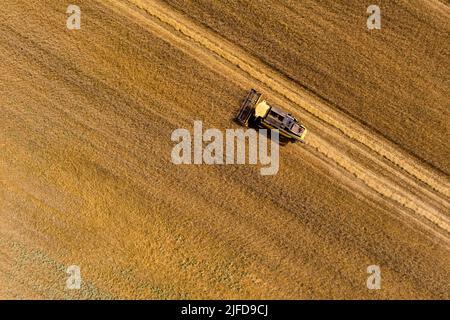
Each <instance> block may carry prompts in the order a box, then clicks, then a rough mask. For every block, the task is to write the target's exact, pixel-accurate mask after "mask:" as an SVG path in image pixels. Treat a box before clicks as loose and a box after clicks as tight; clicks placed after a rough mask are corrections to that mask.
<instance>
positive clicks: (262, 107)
mask: <svg viewBox="0 0 450 320" xmlns="http://www.w3.org/2000/svg"><path fill="white" fill-rule="evenodd" d="M236 121H237V122H238V123H239V124H241V125H242V126H245V127H253V128H261V129H269V130H270V129H278V131H279V133H280V141H279V142H280V144H281V145H286V144H287V143H289V142H292V143H295V142H297V141H300V142H303V143H304V142H305V135H306V131H307V130H306V128H305V127H304V126H303V125H301V124H300V123H299V122H298V120H297V119H295V118H294V117H293V116H292V115H290V114H289V113H287V112H285V111H283V110H281V109H279V108H277V107H274V106H271V105H269V104H267V102H266V101H265V100H263V99H262V94H261V93H259V92H257V91H256V90H255V89H252V90H250V93H249V94H248V95H247V98H245V100H244V101H243V102H242V104H241V108H240V109H239V113H238V115H237V117H236Z"/></svg>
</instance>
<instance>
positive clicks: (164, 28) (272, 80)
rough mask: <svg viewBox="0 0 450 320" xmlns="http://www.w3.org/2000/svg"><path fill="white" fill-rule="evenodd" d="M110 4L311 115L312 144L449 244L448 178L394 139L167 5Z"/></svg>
mask: <svg viewBox="0 0 450 320" xmlns="http://www.w3.org/2000/svg"><path fill="white" fill-rule="evenodd" d="M110 2H111V3H113V4H114V6H115V7H116V8H117V10H119V13H121V14H125V15H128V16H131V17H132V18H133V19H134V21H139V22H143V23H142V26H143V27H145V28H148V29H150V31H151V32H153V33H155V34H157V35H159V36H160V37H161V38H163V39H164V40H165V41H168V42H169V43H171V44H173V45H175V46H177V47H179V48H180V50H183V51H184V52H186V53H187V54H189V55H191V56H193V57H195V58H196V59H197V60H199V61H200V62H202V63H203V64H205V65H207V66H209V67H210V68H213V69H214V70H218V71H219V70H223V71H224V72H223V73H222V74H223V75H227V76H228V77H229V78H230V80H231V81H234V82H236V83H237V84H239V85H240V86H244V85H247V86H253V87H256V88H258V87H259V88H261V89H262V91H263V92H265V93H269V94H270V95H271V97H270V99H271V100H272V101H274V102H277V100H278V102H281V104H282V105H283V107H284V108H286V109H290V111H296V113H298V110H296V109H295V108H293V107H292V105H296V106H298V107H300V108H302V109H303V110H305V111H307V112H306V113H304V114H303V115H302V119H305V120H306V121H305V122H306V123H308V124H309V125H310V124H312V125H313V126H314V128H316V129H318V131H317V132H312V134H310V135H309V137H308V138H307V141H308V144H309V145H310V146H312V147H313V148H315V149H316V150H317V151H319V152H320V153H321V154H322V155H323V156H325V157H327V158H329V159H332V160H333V161H334V162H335V163H337V164H338V165H339V166H341V167H342V168H344V169H345V170H346V171H348V172H350V173H351V174H353V175H355V176H356V177H358V178H359V179H360V180H362V181H363V182H364V184H365V185H366V186H367V187H369V188H370V189H372V190H374V191H375V192H377V193H378V194H381V195H382V196H384V197H386V198H388V199H390V200H391V201H392V202H393V203H395V204H397V207H398V205H400V208H401V207H403V210H402V211H403V213H405V214H406V215H409V216H411V211H413V212H414V213H415V217H414V218H415V220H417V218H422V220H423V218H425V219H426V220H427V221H428V222H431V223H432V224H434V225H435V226H438V227H439V228H433V229H434V231H435V233H436V231H437V233H438V234H439V235H440V237H441V239H444V240H445V241H446V242H447V243H448V242H449V232H450V221H449V217H448V216H447V215H446V214H445V213H446V212H448V211H450V205H449V201H448V197H449V196H450V187H449V181H448V178H447V177H446V176H442V175H441V174H439V173H437V172H435V171H433V170H431V169H429V168H427V167H424V166H423V165H421V164H420V163H419V162H418V161H417V160H416V159H413V158H411V157H410V156H409V155H407V154H406V153H404V152H403V151H402V150H400V149H398V148H397V147H395V146H394V145H393V144H392V143H390V142H389V141H387V140H385V139H383V138H381V137H377V136H376V135H374V134H373V133H371V132H368V131H367V130H366V129H365V128H364V127H362V126H361V125H360V124H359V123H357V122H355V121H352V120H351V119H350V118H348V117H347V116H345V115H342V114H340V113H339V112H337V111H335V110H332V109H331V108H329V107H327V106H326V105H324V104H323V103H321V102H320V101H318V100H315V99H314V98H312V97H310V96H308V94H307V93H305V92H302V91H301V88H299V87H298V86H296V85H295V84H292V83H291V82H289V81H288V80H286V79H284V78H283V77H282V76H280V75H279V74H277V73H276V72H275V71H273V70H271V69H270V68H269V67H268V66H265V65H264V64H262V63H261V62H258V61H256V60H254V59H253V58H252V57H249V56H248V55H247V54H246V53H244V52H243V51H242V50H240V49H239V48H238V47H236V46H235V45H233V44H231V43H228V42H227V41H225V40H223V39H221V38H219V37H218V36H217V35H213V34H211V33H210V32H209V31H207V30H204V29H202V28H201V27H199V26H197V25H195V24H194V23H193V22H191V21H189V20H187V19H186V18H184V17H183V16H181V15H180V14H177V13H175V12H173V11H172V10H171V9H170V8H169V7H168V6H166V5H164V4H161V3H159V2H155V1H148V0H130V1H128V2H126V3H124V2H120V1H114V0H110ZM272 96H274V97H275V99H272ZM330 137H331V138H333V140H330ZM334 141H338V142H340V143H342V144H343V145H345V146H348V147H349V148H351V149H352V150H354V151H356V152H357V153H358V155H361V158H362V159H366V161H370V164H371V165H370V167H373V166H375V167H376V170H373V169H370V168H369V166H368V165H367V163H363V162H362V161H357V160H356V159H355V157H354V156H353V157H350V156H348V155H346V154H345V152H342V150H340V149H339V147H338V146H336V145H335V143H334ZM380 172H389V173H390V174H391V175H393V176H395V180H394V179H392V178H388V177H384V176H383V175H380V174H379V173H380ZM404 209H409V210H404ZM419 220H420V219H419ZM423 226H425V227H428V228H430V224H429V223H428V225H427V223H423Z"/></svg>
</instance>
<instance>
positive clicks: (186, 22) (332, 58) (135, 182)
mask: <svg viewBox="0 0 450 320" xmlns="http://www.w3.org/2000/svg"><path fill="white" fill-rule="evenodd" d="M227 3H228V4H227V5H223V2H215V1H214V2H213V1H199V2H195V4H194V3H193V2H192V3H191V2H189V1H167V2H156V1H143V0H142V1H140V0H132V1H93V0H88V1H85V0H84V1H81V2H80V3H79V6H80V8H81V10H82V27H81V29H80V30H76V31H75V30H72V31H70V30H67V29H66V26H65V23H66V18H67V14H66V13H65V12H66V8H67V4H66V3H65V2H63V1H52V0H44V1H13V0H7V1H6V3H4V4H3V5H2V11H1V13H0V43H1V45H0V74H1V75H0V107H1V113H0V117H1V118H0V119H1V122H0V123H1V124H0V139H1V140H0V146H1V153H0V177H1V180H0V183H1V189H0V190H1V193H0V243H1V246H0V298H6V299H11V298H37V299H42V298H82V299H86V298H100V299H109V298H148V299H168V298H172V299H180V298H288V299H299V298H305V299H310V298H367V299H378V298H382V299H386V298H447V299H448V298H449V292H450V286H449V283H450V273H449V271H448V270H449V265H450V253H449V230H450V229H449V214H448V212H449V209H450V205H449V195H450V187H449V178H448V173H449V171H448V170H449V162H448V150H449V143H448V141H449V140H448V136H449V127H448V126H449V108H448V107H449V96H448V90H445V89H446V88H447V87H448V80H449V78H448V77H449V70H448V68H449V65H448V55H449V41H448V34H449V32H448V31H449V28H450V26H449V22H448V21H450V20H449V19H448V17H449V15H450V9H449V7H448V6H447V5H445V4H443V3H442V2H438V1H417V2H408V1H404V2H403V1H383V3H382V7H383V6H384V7H385V8H386V12H385V13H386V15H385V16H383V17H384V18H383V21H384V22H383V27H382V30H379V31H380V32H379V33H378V34H373V33H369V32H368V31H367V29H366V28H365V19H366V16H367V15H366V13H365V8H366V4H365V3H364V4H361V2H359V1H347V2H345V3H346V4H345V5H342V4H336V3H335V2H334V1H304V2H301V3H300V2H299V3H297V2H290V1H286V2H283V3H281V2H271V1H268V2H265V3H264V5H261V4H259V2H256V1H255V2H251V1H249V2H244V1H230V2H227ZM383 14H384V13H383ZM252 16H253V17H254V16H257V17H258V18H259V19H252ZM446 59H447V60H446ZM251 87H256V88H258V89H260V90H261V91H263V92H265V93H266V94H267V96H268V98H269V100H270V101H273V102H275V103H277V104H279V105H281V106H282V107H284V108H286V109H288V110H289V111H292V112H293V113H294V114H295V115H296V116H298V117H299V118H301V119H302V120H303V121H304V122H305V124H306V126H307V127H308V128H309V129H310V131H311V132H310V135H309V136H308V139H307V143H306V145H290V146H287V147H285V148H282V149H281V160H280V161H281V166H280V171H279V173H278V174H277V175H274V176H261V175H260V174H259V167H258V166H251V165H241V166H195V165H192V166H189V165H187V166H178V165H174V164H172V162H171V159H170V153H171V150H172V147H173V145H174V143H173V142H172V141H171V140H170V136H171V133H172V131H173V130H175V129H177V128H187V129H189V130H192V125H193V122H194V120H202V121H203V124H204V126H205V127H210V128H219V129H226V128H236V127H237V125H236V124H235V123H233V122H232V118H233V116H234V114H235V112H236V109H237V107H238V106H239V103H240V101H241V99H242V98H243V96H245V94H246V92H247V90H248V89H249V88H251ZM373 264H376V265H379V266H380V267H381V271H382V289H381V290H368V289H367V287H366V279H367V277H368V274H367V272H366V269H367V266H369V265H373ZM70 265H78V266H80V268H81V275H82V279H83V283H82V286H81V289H80V290H78V291H77V290H67V289H66V287H65V286H66V279H67V277H68V275H67V274H66V268H67V267H68V266H70Z"/></svg>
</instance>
